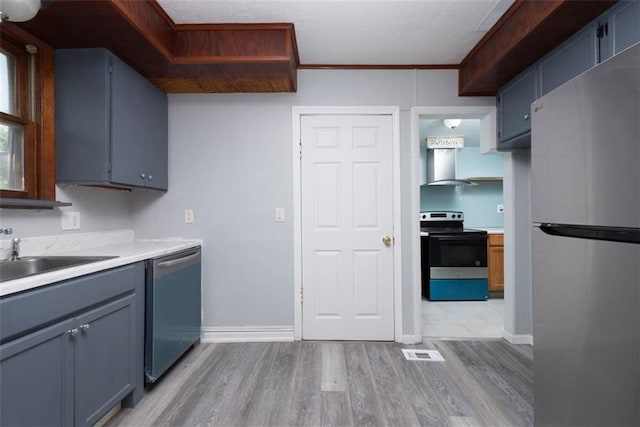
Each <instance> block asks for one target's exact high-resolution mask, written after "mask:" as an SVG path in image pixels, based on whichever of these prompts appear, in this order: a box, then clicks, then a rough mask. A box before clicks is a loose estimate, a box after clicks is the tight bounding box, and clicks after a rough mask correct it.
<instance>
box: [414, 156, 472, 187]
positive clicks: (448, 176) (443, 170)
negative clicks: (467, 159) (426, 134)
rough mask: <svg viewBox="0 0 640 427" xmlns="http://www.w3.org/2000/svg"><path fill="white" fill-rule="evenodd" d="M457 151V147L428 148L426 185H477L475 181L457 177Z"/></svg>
mask: <svg viewBox="0 0 640 427" xmlns="http://www.w3.org/2000/svg"><path fill="white" fill-rule="evenodd" d="M456 151H457V150H456V149H455V148H434V149H428V150H427V184H426V185H477V184H476V183H475V182H471V181H468V180H466V179H457V178H456Z"/></svg>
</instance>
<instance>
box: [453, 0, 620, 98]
mask: <svg viewBox="0 0 640 427" xmlns="http://www.w3.org/2000/svg"><path fill="white" fill-rule="evenodd" d="M616 2H617V0H536V1H533V0H516V2H515V3H514V4H513V5H512V6H511V8H510V9H509V10H508V11H507V12H506V13H505V14H504V15H503V16H502V17H501V18H500V20H498V22H497V23H496V24H495V25H494V26H493V28H491V30H489V32H487V34H486V35H485V36H484V37H483V38H482V39H481V40H480V41H479V42H478V44H477V45H476V46H475V47H474V48H473V50H472V51H471V52H469V54H468V55H467V56H466V57H465V58H464V59H463V60H462V62H461V63H460V68H459V87H458V93H459V95H461V96H493V95H495V94H496V92H497V90H498V89H499V88H500V87H501V86H503V85H504V84H505V83H507V82H509V81H510V80H511V79H512V78H514V77H515V76H517V75H518V74H519V73H520V72H521V71H523V70H525V69H526V68H527V67H529V66H530V65H532V64H533V63H535V62H536V61H537V60H538V59H540V58H542V57H543V56H544V55H545V54H546V53H547V52H549V51H550V50H552V49H553V48H554V47H555V46H557V45H558V44H560V43H562V42H563V41H564V40H566V39H567V38H569V37H570V36H571V35H572V34H574V33H575V32H577V31H578V30H579V29H581V28H582V27H584V26H585V25H586V24H588V23H589V22H591V21H592V20H593V19H595V18H597V17H598V16H599V15H601V14H602V13H603V12H604V11H606V10H607V9H608V8H610V7H611V6H613V5H614V4H615V3H616Z"/></svg>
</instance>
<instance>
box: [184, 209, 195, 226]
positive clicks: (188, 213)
mask: <svg viewBox="0 0 640 427" xmlns="http://www.w3.org/2000/svg"><path fill="white" fill-rule="evenodd" d="M184 223H185V224H193V209H185V210H184Z"/></svg>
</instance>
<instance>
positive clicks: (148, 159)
mask: <svg viewBox="0 0 640 427" xmlns="http://www.w3.org/2000/svg"><path fill="white" fill-rule="evenodd" d="M145 86H146V88H145V98H146V101H145V103H146V105H147V108H146V111H145V113H146V119H145V126H144V127H145V135H144V145H145V174H146V177H147V181H146V182H145V187H148V188H154V189H157V190H167V187H168V178H167V169H168V164H167V163H168V155H169V152H168V151H169V148H168V144H167V141H168V139H169V136H168V125H167V122H168V111H167V95H166V94H165V93H164V92H162V91H161V90H160V89H158V88H157V87H155V86H154V85H153V84H152V83H151V82H148V81H145Z"/></svg>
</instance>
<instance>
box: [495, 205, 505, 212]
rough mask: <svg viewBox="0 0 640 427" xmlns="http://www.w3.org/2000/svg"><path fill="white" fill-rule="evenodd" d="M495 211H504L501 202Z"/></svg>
mask: <svg viewBox="0 0 640 427" xmlns="http://www.w3.org/2000/svg"><path fill="white" fill-rule="evenodd" d="M497 211H498V213H499V214H501V213H504V205H503V204H502V203H500V204H499V205H498V209H497Z"/></svg>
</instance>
